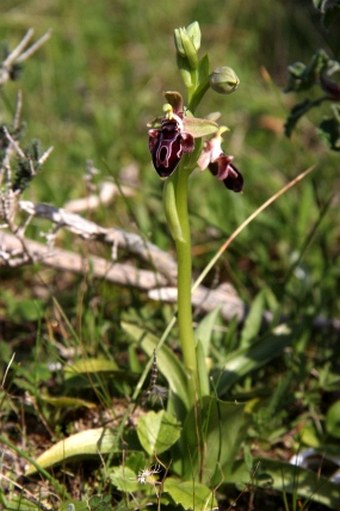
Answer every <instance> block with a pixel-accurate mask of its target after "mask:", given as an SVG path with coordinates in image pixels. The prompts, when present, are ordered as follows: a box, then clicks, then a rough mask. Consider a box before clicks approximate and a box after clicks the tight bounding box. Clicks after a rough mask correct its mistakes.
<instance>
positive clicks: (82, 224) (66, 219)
mask: <svg viewBox="0 0 340 511" xmlns="http://www.w3.org/2000/svg"><path fill="white" fill-rule="evenodd" d="M18 206H19V208H20V209H21V211H25V212H26V213H28V214H29V215H30V216H35V217H40V218H45V219H47V220H49V221H51V222H52V223H54V224H55V225H56V226H57V227H58V228H64V229H67V230H68V231H70V232H73V233H74V234H77V235H78V236H80V237H81V238H83V239H88V240H96V241H100V242H101V243H105V244H108V245H111V246H112V247H114V248H115V249H116V250H117V249H118V248H122V249H124V250H127V251H128V252H129V253H131V254H134V255H136V256H138V257H139V258H140V259H142V260H144V261H145V262H147V263H148V264H150V265H151V266H152V267H153V268H155V270H156V271H157V272H159V273H160V274H162V275H164V276H165V277H166V278H167V282H168V283H174V282H176V272H177V268H176V263H175V261H174V260H173V258H172V257H171V256H170V255H169V254H167V253H166V252H163V251H162V250H160V249H159V248H158V247H157V246H156V245H154V244H153V243H150V242H148V241H146V240H144V239H143V238H142V237H141V236H139V235H138V234H134V233H128V232H126V231H124V230H122V229H116V228H105V227H101V226H99V225H97V224H96V223H94V222H91V221H90V220H86V219H85V218H83V217H81V216H80V215H77V214H75V213H70V212H69V211H66V210H65V209H63V208H56V207H54V206H49V205H48V204H34V203H33V202H30V201H19V202H18Z"/></svg>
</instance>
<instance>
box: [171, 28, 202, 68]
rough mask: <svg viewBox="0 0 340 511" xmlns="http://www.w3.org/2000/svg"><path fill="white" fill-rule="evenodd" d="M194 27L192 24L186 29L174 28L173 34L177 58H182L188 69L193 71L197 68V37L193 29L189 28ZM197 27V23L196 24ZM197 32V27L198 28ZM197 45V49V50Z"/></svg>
mask: <svg viewBox="0 0 340 511" xmlns="http://www.w3.org/2000/svg"><path fill="white" fill-rule="evenodd" d="M193 25H194V23H192V24H191V25H189V27H188V29H189V30H188V29H187V28H175V31H174V34H175V45H176V50H177V53H178V56H179V57H182V58H183V59H185V60H186V61H187V63H188V64H189V67H190V69H192V70H195V69H197V66H198V55H197V49H198V48H199V45H198V44H199V42H200V41H199V39H200V35H199V38H198V37H197V33H196V31H195V29H194V27H193V28H191V27H192V26H193ZM197 25H198V23H197ZM198 30H199V27H198ZM197 45H198V48H197Z"/></svg>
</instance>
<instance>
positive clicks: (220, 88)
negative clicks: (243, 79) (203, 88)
mask: <svg viewBox="0 0 340 511" xmlns="http://www.w3.org/2000/svg"><path fill="white" fill-rule="evenodd" d="M209 81H210V87H211V88H212V89H213V90H214V91H215V92H218V93H219V94H231V93H232V92H234V91H235V90H236V89H237V87H238V86H239V83H240V80H239V78H238V76H237V74H236V73H235V71H234V70H233V69H232V68H231V67H228V66H222V67H218V68H216V69H215V70H214V71H213V72H212V73H211V75H210V77H209Z"/></svg>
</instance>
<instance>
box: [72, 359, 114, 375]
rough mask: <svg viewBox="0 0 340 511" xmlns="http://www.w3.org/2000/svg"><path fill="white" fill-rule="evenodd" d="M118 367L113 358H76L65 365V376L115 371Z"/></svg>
mask: <svg viewBox="0 0 340 511" xmlns="http://www.w3.org/2000/svg"><path fill="white" fill-rule="evenodd" d="M118 369H119V368H118V366H117V364H116V362H114V361H113V360H107V359H106V358H86V359H84V360H77V361H76V362H74V363H73V364H71V365H68V366H66V367H65V369H64V372H65V376H66V377H68V378H70V377H72V376H75V375H78V374H89V373H100V372H111V371H117V370H118Z"/></svg>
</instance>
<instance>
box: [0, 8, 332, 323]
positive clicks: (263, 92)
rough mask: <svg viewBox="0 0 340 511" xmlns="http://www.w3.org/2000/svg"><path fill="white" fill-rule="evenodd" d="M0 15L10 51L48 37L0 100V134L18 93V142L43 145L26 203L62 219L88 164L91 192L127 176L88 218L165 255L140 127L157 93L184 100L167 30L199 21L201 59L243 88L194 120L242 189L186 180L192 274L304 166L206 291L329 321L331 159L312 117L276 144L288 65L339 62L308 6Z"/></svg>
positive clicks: (211, 100) (152, 111)
mask: <svg viewBox="0 0 340 511" xmlns="http://www.w3.org/2000/svg"><path fill="white" fill-rule="evenodd" d="M0 14H1V15H0V36H1V39H5V40H6V41H7V42H8V44H9V45H10V47H14V46H15V45H16V44H17V43H18V41H19V40H20V39H21V37H22V36H23V34H24V33H25V32H26V31H27V29H28V28H29V27H33V28H34V30H35V36H36V37H39V36H41V35H42V34H43V33H44V32H45V31H46V30H48V29H50V28H51V29H52V30H53V33H52V37H51V39H50V40H49V42H48V43H47V44H46V45H45V46H44V47H43V48H42V49H40V50H39V52H38V53H37V54H36V55H34V56H33V58H31V59H30V60H29V62H28V63H27V64H26V65H25V67H24V70H23V73H22V76H21V78H20V81H19V82H11V83H9V84H8V85H7V86H6V88H5V89H4V90H3V91H1V108H0V116H1V117H0V121H1V122H8V121H9V120H10V119H11V116H12V114H13V108H14V104H15V95H16V93H17V90H18V87H20V88H21V89H22V90H23V97H24V110H23V118H24V120H25V122H26V139H27V141H28V140H31V139H32V138H37V139H39V140H41V143H42V146H43V147H44V148H47V147H48V146H50V145H53V146H54V152H53V154H52V156H51V157H50V159H49V161H48V163H47V164H46V165H45V167H44V170H43V172H42V173H41V174H40V175H39V176H38V177H37V179H36V180H35V181H34V183H33V184H32V186H31V187H30V189H29V190H28V191H26V192H25V198H28V199H32V200H37V201H38V200H39V201H45V202H49V203H52V204H54V205H56V206H62V205H63V204H64V203H65V201H67V200H69V199H72V198H78V197H80V196H84V194H85V185H84V181H83V179H82V178H83V176H84V172H85V164H86V160H88V159H91V160H92V161H93V162H94V165H95V166H96V167H97V168H99V169H100V170H101V173H100V175H99V176H97V180H102V179H106V178H112V177H113V178H114V179H119V178H120V176H121V170H122V169H123V168H124V167H126V166H127V165H129V164H131V163H132V164H135V165H137V168H138V170H139V179H140V186H139V187H138V190H137V193H136V196H135V197H134V199H133V200H132V201H131V200H129V202H128V204H127V203H126V201H124V200H123V199H122V200H118V201H116V202H115V203H114V204H113V205H111V206H110V207H108V208H102V209H101V210H100V211H98V212H97V213H96V217H95V219H96V220H97V221H98V222H101V223H103V224H105V225H114V226H119V227H123V228H125V229H128V230H134V231H136V232H139V233H142V234H143V235H144V236H146V237H147V239H149V240H151V241H153V242H155V243H157V244H159V245H160V246H161V247H162V248H165V249H169V250H172V243H171V241H170V240H169V236H168V234H167V229H166V226H165V222H164V216H163V212H162V205H161V193H162V192H161V191H162V184H161V182H160V181H159V179H158V177H157V174H156V173H155V171H154V169H153V167H152V165H151V163H150V156H149V153H148V150H147V129H146V124H147V122H148V120H150V119H152V118H153V117H154V116H155V115H159V113H160V112H161V107H162V104H163V97H162V92H163V91H164V90H167V89H168V90H169V89H170V90H171V89H172V90H179V91H181V92H184V87H183V85H182V82H181V79H180V76H179V73H178V72H177V69H176V63H175V51H174V45H173V29H174V28H175V27H178V26H184V25H187V24H189V23H190V22H192V21H194V20H197V21H198V22H199V23H200V26H201V30H202V55H203V54H204V53H205V52H207V53H208V54H209V56H210V60H211V66H212V67H217V66H220V65H230V66H232V67H233V68H234V69H235V70H236V72H237V74H238V76H239V77H240V81H241V84H240V87H239V90H238V91H237V92H236V93H235V94H233V95H232V96H229V97H222V96H220V95H217V94H214V93H213V92H211V91H210V92H209V93H208V94H207V96H206V99H205V101H204V103H203V104H202V107H201V108H200V111H199V112H197V113H198V114H199V115H205V114H207V113H209V112H211V111H216V110H218V111H220V112H221V113H222V120H223V124H226V125H228V126H229V127H230V129H231V131H230V133H229V134H227V136H226V137H225V145H224V148H225V151H226V153H228V154H233V155H234V156H235V164H236V166H237V167H238V168H239V169H240V170H241V172H242V173H243V176H244V179H245V187H244V192H243V193H242V194H239V195H236V194H232V193H230V192H228V191H227V190H225V189H224V188H223V186H221V185H220V184H219V183H218V182H217V181H216V180H214V179H212V178H211V176H210V175H209V173H202V174H199V173H196V174H195V175H194V176H193V178H192V182H191V187H192V193H191V211H192V216H193V220H192V221H193V237H194V247H193V250H194V255H195V263H194V264H195V270H196V271H198V270H200V269H202V268H203V265H204V264H205V263H206V262H207V261H209V259H210V257H211V256H212V254H214V253H215V251H216V249H217V248H218V247H219V246H220V244H221V242H222V241H223V240H224V239H225V238H226V236H228V235H229V234H230V233H231V232H232V231H233V230H234V229H235V228H236V227H237V226H238V225H239V224H240V223H241V222H242V221H243V220H244V219H245V218H246V217H247V216H248V215H249V214H250V213H251V212H253V211H254V210H255V209H256V208H257V207H258V206H260V205H261V203H262V202H263V201H264V200H266V199H267V198H269V197H270V196H271V195H272V194H273V193H275V192H276V191H278V189H280V188H281V187H282V186H283V185H284V184H285V183H287V182H288V181H289V180H290V179H292V178H293V177H295V176H296V175H298V174H299V173H300V172H301V171H302V170H304V169H306V168H307V167H308V166H310V165H314V164H316V165H317V166H316V169H315V170H314V172H313V173H312V175H310V176H309V177H308V178H307V179H306V180H305V181H304V182H303V183H301V184H299V185H298V186H297V187H296V188H295V189H293V190H292V191H290V192H289V194H288V195H286V196H284V197H283V198H281V199H280V200H279V201H278V202H277V203H275V204H274V205H273V206H272V207H271V208H270V209H269V210H268V211H266V212H265V213H264V214H262V215H261V217H260V218H258V219H257V220H256V221H255V222H254V223H253V224H251V226H250V227H249V228H247V230H246V231H245V232H243V233H242V235H241V236H240V237H239V238H238V239H237V240H236V242H235V243H234V244H233V246H232V248H231V249H230V253H229V254H228V255H227V256H224V257H223V259H222V260H221V261H220V262H219V264H218V265H217V267H216V268H215V272H213V273H214V274H213V275H211V276H210V277H209V278H210V279H211V280H212V281H214V279H215V281H216V279H217V281H224V280H226V279H227V280H230V281H231V282H233V284H234V285H235V286H236V288H237V289H238V292H239V293H240V294H241V295H242V297H243V298H244V299H245V301H246V302H247V303H250V302H251V300H252V297H253V296H255V295H256V294H257V293H258V292H259V290H261V289H263V288H266V289H268V290H269V295H270V296H271V300H272V302H271V303H272V304H274V305H275V304H276V306H277V305H278V304H279V307H280V308H281V309H282V311H283V312H288V313H290V314H295V313H298V312H299V310H301V309H302V310H303V311H304V312H306V307H307V304H309V305H310V308H311V311H310V312H311V315H313V316H315V315H317V314H319V313H322V314H325V315H327V316H329V317H334V315H335V314H336V313H337V312H338V311H337V310H336V302H337V300H336V282H337V279H338V278H339V270H338V269H337V266H336V258H337V255H338V251H339V250H338V249H339V230H338V228H337V222H336V212H337V204H336V199H333V200H332V201H331V204H330V205H329V206H328V207H327V206H326V204H327V203H328V201H329V200H330V197H331V195H332V193H334V190H336V188H337V187H338V184H339V177H338V159H337V158H338V157H337V155H336V154H331V152H330V151H329V150H328V149H327V147H326V145H324V144H323V143H322V141H320V139H319V138H318V136H317V132H316V130H315V128H314V125H313V116H315V119H319V118H320V116H322V112H312V114H311V115H310V116H309V118H308V119H304V120H303V121H302V122H301V123H300V124H299V125H298V130H297V132H296V133H295V134H294V136H293V137H292V139H291V140H288V139H287V138H285V137H284V135H283V133H282V125H283V122H284V120H285V118H286V116H287V114H288V111H289V108H290V107H291V106H292V105H293V104H294V101H295V100H296V98H294V96H293V95H292V94H289V95H285V94H284V93H283V92H282V89H283V87H284V86H285V84H286V80H287V66H288V65H289V64H291V63H293V62H295V61H297V60H302V61H304V62H308V61H309V59H310V58H311V56H312V54H313V52H314V51H315V50H316V49H318V48H320V47H323V48H324V49H325V50H326V51H328V52H329V53H330V54H331V55H334V56H335V57H336V55H335V54H334V52H335V51H339V34H338V31H337V27H336V25H335V26H334V25H333V26H331V27H330V29H329V30H328V31H326V30H325V29H324V28H323V27H322V23H321V20H320V16H319V14H318V12H317V11H315V10H314V9H313V6H312V2H311V1H309V0H305V1H302V0H301V1H299V2H296V1H294V0H291V1H279V0H272V1H270V2H268V1H266V0H257V1H256V2H251V1H247V0H229V1H228V0H209V1H203V0H202V1H200V0H187V1H186V2H181V1H174V0H162V1H161V2H160V1H159V0H149V1H147V2H141V1H138V0H111V1H109V0H98V1H96V2H92V1H90V0H88V1H86V0H84V1H75V0H73V1H72V0H59V1H57V0H46V1H42V0H31V1H28V0H22V1H18V0H2V1H1V5H0ZM324 108H325V109H326V108H328V106H327V105H326V106H325V107H324ZM146 198H147V200H146ZM325 208H326V209H327V212H326V214H324V216H323V217H322V221H321V222H319V221H320V218H321V216H322V215H323V213H322V211H323V210H324V209H325ZM319 224H320V225H319ZM37 233H38V231H37ZM209 278H208V280H209ZM309 305H308V306H309ZM307 308H308V307H307Z"/></svg>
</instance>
